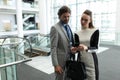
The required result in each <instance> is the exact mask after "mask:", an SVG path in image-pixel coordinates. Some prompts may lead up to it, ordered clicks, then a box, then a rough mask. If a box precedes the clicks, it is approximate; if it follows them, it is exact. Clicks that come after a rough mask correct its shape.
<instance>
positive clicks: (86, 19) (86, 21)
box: [81, 14, 91, 28]
mask: <svg viewBox="0 0 120 80" xmlns="http://www.w3.org/2000/svg"><path fill="white" fill-rule="evenodd" d="M90 22H91V18H90V16H89V15H87V14H82V17H81V25H82V27H83V28H89V23H90Z"/></svg>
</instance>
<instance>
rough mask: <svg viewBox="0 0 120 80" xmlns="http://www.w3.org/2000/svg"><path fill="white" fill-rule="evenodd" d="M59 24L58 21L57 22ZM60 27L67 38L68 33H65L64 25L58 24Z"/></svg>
mask: <svg viewBox="0 0 120 80" xmlns="http://www.w3.org/2000/svg"><path fill="white" fill-rule="evenodd" d="M59 24H60V23H59ZM60 29H61V30H62V32H63V33H64V34H65V36H66V38H67V40H69V38H68V35H67V33H66V31H65V29H64V27H63V26H62V24H60Z"/></svg>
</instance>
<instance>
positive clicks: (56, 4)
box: [0, 0, 120, 80]
mask: <svg viewBox="0 0 120 80" xmlns="http://www.w3.org/2000/svg"><path fill="white" fill-rule="evenodd" d="M119 4H120V0H0V80H54V76H55V75H54V70H53V69H54V68H53V66H52V62H51V53H50V37H49V32H50V28H51V26H52V25H54V24H55V23H57V22H58V21H59V19H58V15H57V11H58V9H59V8H60V7H61V6H63V5H67V6H69V7H70V9H71V11H72V12H71V17H70V21H69V24H70V26H71V29H72V31H73V32H75V31H76V30H79V29H80V28H81V25H80V16H81V14H82V12H83V11H84V10H86V9H90V10H91V11H92V12H93V24H94V25H95V27H96V28H98V29H99V30H100V40H99V49H98V59H99V68H100V80H119V79H120V77H119V74H120V68H119V65H120V64H119V61H120V59H119V55H120V54H119V49H120V27H119V25H120V14H119V12H120V9H119V8H120V5H119Z"/></svg>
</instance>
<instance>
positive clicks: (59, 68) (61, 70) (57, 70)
mask: <svg viewBox="0 0 120 80" xmlns="http://www.w3.org/2000/svg"><path fill="white" fill-rule="evenodd" d="M54 68H55V72H57V73H59V74H62V73H63V69H62V67H61V66H59V65H58V66H55V67H54Z"/></svg>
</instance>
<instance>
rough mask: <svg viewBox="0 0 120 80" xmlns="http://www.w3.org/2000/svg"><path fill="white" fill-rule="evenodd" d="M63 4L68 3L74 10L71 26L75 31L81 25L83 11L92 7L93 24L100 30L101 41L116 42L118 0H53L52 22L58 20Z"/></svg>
mask: <svg viewBox="0 0 120 80" xmlns="http://www.w3.org/2000/svg"><path fill="white" fill-rule="evenodd" d="M62 5H68V6H69V7H70V8H71V10H72V14H71V18H70V26H71V28H72V30H73V32H74V31H76V30H77V29H80V27H81V26H80V16H81V14H82V12H83V11H84V10H86V9H90V10H91V11H92V12H93V20H94V22H93V24H94V25H95V27H97V28H99V30H100V41H101V42H102V43H113V44H114V42H115V21H116V18H115V17H116V0H69V1H68V0H52V6H51V8H52V15H51V17H52V18H51V19H52V24H54V23H56V22H57V21H58V16H57V12H58V9H59V8H60V7H61V6H62ZM106 36H107V37H106Z"/></svg>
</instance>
